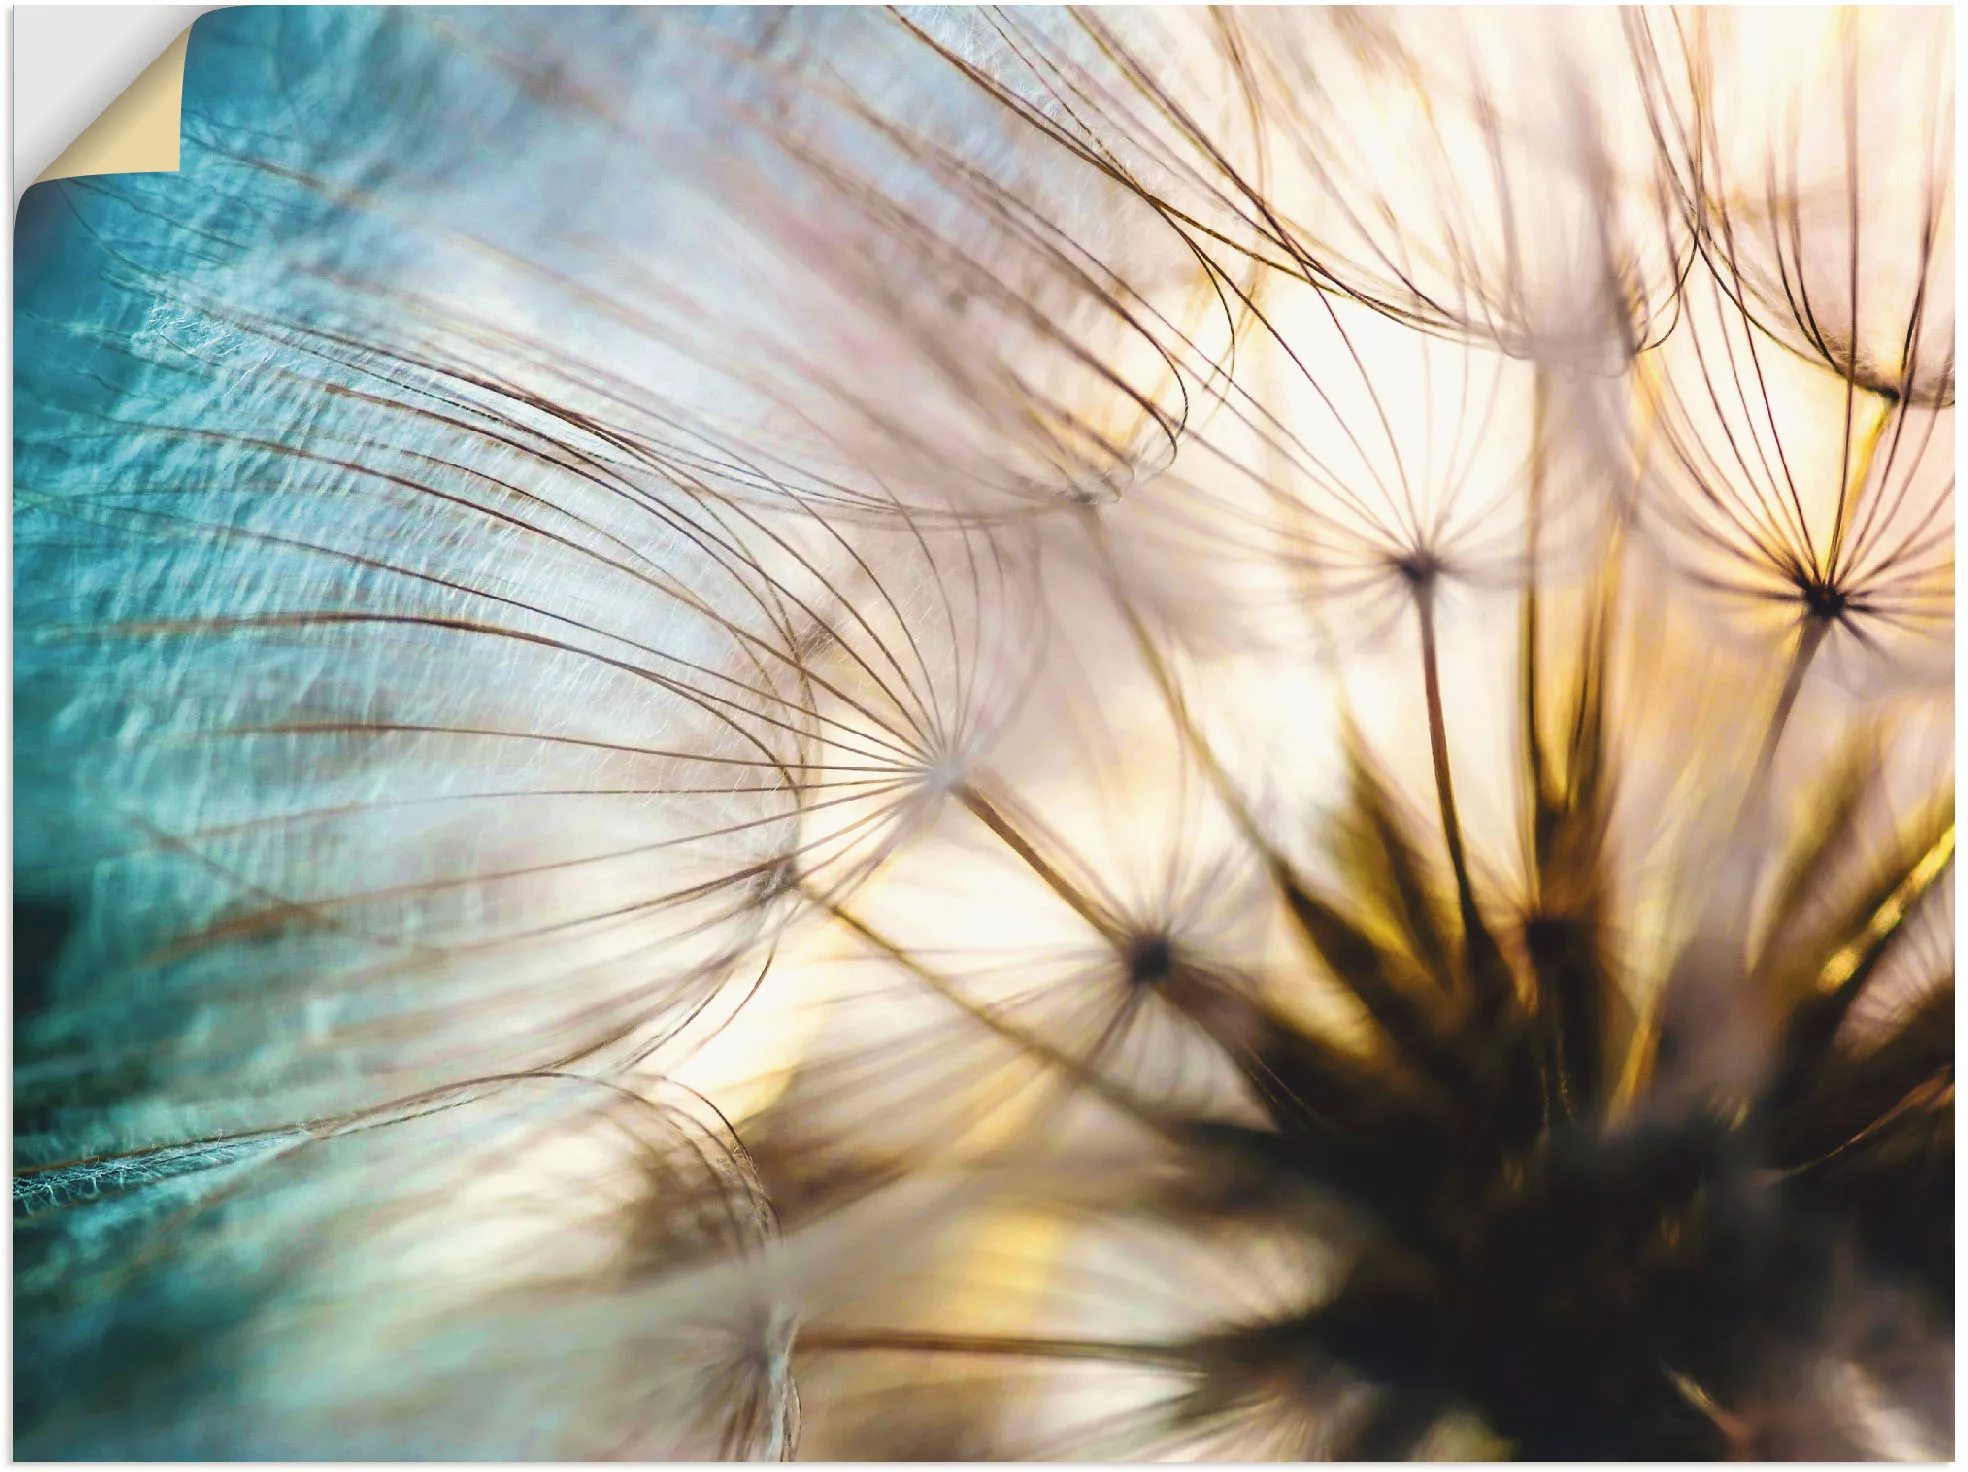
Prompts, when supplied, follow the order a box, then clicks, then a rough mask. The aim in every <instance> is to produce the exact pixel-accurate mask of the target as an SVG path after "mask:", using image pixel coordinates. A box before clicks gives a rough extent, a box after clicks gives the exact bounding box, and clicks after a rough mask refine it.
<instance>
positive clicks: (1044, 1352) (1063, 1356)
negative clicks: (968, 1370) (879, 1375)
mask: <svg viewBox="0 0 1968 1472" xmlns="http://www.w3.org/2000/svg"><path fill="white" fill-rule="evenodd" d="M795 1349H796V1350H821V1351H826V1352H831V1353H839V1352H842V1351H850V1350H891V1351H901V1352H903V1353H910V1354H925V1353H927V1354H978V1355H1002V1356H1011V1357H1014V1358H1029V1359H1054V1360H1106V1361H1109V1362H1118V1363H1122V1364H1134V1365H1160V1366H1164V1367H1166V1368H1169V1369H1190V1368H1193V1367H1194V1361H1193V1359H1192V1358H1191V1356H1190V1355H1188V1354H1186V1353H1185V1352H1184V1351H1183V1350H1181V1349H1179V1348H1176V1347H1174V1346H1171V1345H1165V1344H1127V1343H1119V1342H1109V1341H1103V1340H1098V1339H1038V1338H1025V1337H1022V1336H1018V1335H1010V1334H929V1333H920V1332H916V1331H912V1330H907V1329H870V1330H861V1329H808V1330H805V1331H803V1332H802V1333H801V1334H800V1337H799V1341H798V1343H797V1345H796V1346H795Z"/></svg>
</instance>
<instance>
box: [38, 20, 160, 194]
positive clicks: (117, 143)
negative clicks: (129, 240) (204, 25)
mask: <svg viewBox="0 0 1968 1472" xmlns="http://www.w3.org/2000/svg"><path fill="white" fill-rule="evenodd" d="M190 43H191V28H190V27H189V26H187V27H186V28H185V29H184V30H183V31H182V32H181V33H180V34H179V36H178V39H177V40H175V41H173V42H172V43H171V44H170V45H169V46H168V47H166V48H165V50H164V54H163V55H161V56H159V57H158V58H157V60H155V61H153V62H152V63H151V64H150V65H149V66H147V67H145V68H144V71H143V75H142V76H140V77H138V78H137V79H136V81H134V82H132V83H131V84H130V85H129V86H128V87H126V88H125V89H124V90H123V92H122V93H121V95H119V96H118V97H117V99H116V100H115V101H114V102H112V103H110V105H109V106H108V107H106V108H104V109H103V111H102V115H101V116H100V117H98V118H97V119H96V120H95V121H94V122H93V123H91V124H89V126H88V127H87V128H85V129H83V131H82V136H81V137H79V138H77V139H76V140H75V141H74V142H73V143H71V144H69V145H68V147H67V148H66V149H64V150H63V151H62V154H61V157H59V158H57V159H56V160H55V161H54V162H53V163H51V164H49V165H48V167H47V168H46V169H44V170H43V171H42V173H41V176H40V177H39V178H38V179H36V180H35V181H34V182H35V183H36V184H42V183H46V182H47V181H48V180H50V179H71V178H75V177H76V176H78V175H82V174H175V173H176V172H177V171H178V132H179V124H180V120H181V118H182V116H183V112H184V71H185V52H186V50H187V49H188V48H189V46H190Z"/></svg>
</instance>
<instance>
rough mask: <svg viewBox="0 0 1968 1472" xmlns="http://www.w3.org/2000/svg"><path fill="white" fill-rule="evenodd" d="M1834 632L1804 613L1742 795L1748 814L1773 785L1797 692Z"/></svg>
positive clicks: (1818, 618)
mask: <svg viewBox="0 0 1968 1472" xmlns="http://www.w3.org/2000/svg"><path fill="white" fill-rule="evenodd" d="M1830 632H1831V620H1830V619H1829V618H1825V617H1821V616H1820V615H1818V614H1807V615H1805V618H1804V622H1803V623H1802V624H1801V625H1799V627H1798V630H1797V648H1796V649H1795V650H1793V651H1792V653H1791V656H1790V669H1789V671H1788V672H1787V673H1786V674H1785V675H1784V683H1783V689H1782V690H1781V691H1779V692H1778V694H1777V706H1776V709H1775V710H1773V711H1771V712H1770V725H1769V729H1768V730H1767V731H1765V732H1764V733H1763V749H1762V751H1761V752H1760V753H1758V755H1757V758H1756V768H1755V770H1754V771H1753V772H1752V773H1751V775H1750V779H1749V790H1748V791H1747V792H1746V793H1744V795H1743V805H1742V811H1743V813H1744V815H1745V816H1747V815H1748V814H1750V813H1751V812H1752V811H1754V810H1755V809H1757V808H1760V807H1761V806H1762V801H1763V796H1764V793H1765V792H1766V791H1767V789H1768V787H1769V784H1770V769H1771V767H1772V766H1773V765H1774V764H1775V762H1776V757H1777V744H1778V743H1779V742H1780V741H1782V740H1783V734H1784V729H1785V727H1786V726H1788V725H1789V723H1790V712H1791V708H1792V707H1793V706H1795V705H1796V704H1797V695H1798V692H1799V691H1800V690H1802V689H1803V688H1804V676H1805V675H1806V674H1808V673H1809V672H1810V669H1811V661H1812V660H1813V659H1815V658H1816V657H1817V653H1818V650H1819V649H1820V648H1821V647H1822V646H1823V644H1824V641H1825V636H1826V635H1827V634H1829V633H1830Z"/></svg>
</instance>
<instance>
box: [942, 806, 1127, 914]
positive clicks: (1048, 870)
mask: <svg viewBox="0 0 1968 1472" xmlns="http://www.w3.org/2000/svg"><path fill="white" fill-rule="evenodd" d="M955 793H956V798H957V800H958V801H959V802H961V803H962V804H963V805H964V807H965V808H966V809H967V810H968V811H969V812H970V814H971V816H973V817H975V818H976V819H977V820H978V821H979V822H981V823H982V824H983V825H984V826H985V827H986V828H989V829H990V830H991V832H993V833H994V834H996V835H997V836H998V838H999V839H1000V840H1002V841H1003V843H1004V845H1005V847H1007V848H1009V849H1010V850H1011V851H1012V852H1013V853H1015V854H1017V855H1018V857H1019V858H1020V859H1022V860H1024V862H1025V865H1026V867H1027V868H1029V869H1030V870H1031V871H1032V872H1033V873H1034V874H1036V875H1038V877H1039V878H1040V879H1042V880H1044V881H1045V884H1046V887H1047V888H1048V889H1050V890H1051V891H1052V892H1053V893H1054V894H1056V895H1058V896H1059V897H1060V898H1061V899H1062V900H1064V901H1065V902H1066V903H1067V904H1068V905H1070V906H1071V907H1072V909H1073V912H1074V913H1075V914H1077V915H1078V916H1079V917H1080V918H1081V919H1082V920H1084V921H1086V923H1087V924H1089V925H1091V926H1092V927H1093V928H1094V930H1095V931H1097V932H1098V933H1099V934H1100V935H1101V936H1102V937H1103V938H1105V939H1108V940H1112V939H1114V936H1115V929H1114V924H1113V922H1112V920H1110V919H1109V918H1108V916H1107V915H1106V914H1105V913H1104V912H1103V911H1102V910H1101V908H1100V906H1099V905H1097V904H1095V903H1094V901H1093V900H1092V899H1091V898H1089V897H1088V896H1087V895H1086V893H1085V892H1083V891H1082V890H1081V889H1080V888H1079V886H1078V885H1076V884H1074V883H1073V882H1072V881H1071V880H1070V879H1068V878H1067V877H1066V876H1065V875H1064V874H1062V873H1061V872H1060V871H1059V870H1058V868H1057V867H1055V866H1054V865H1053V864H1052V862H1051V861H1050V860H1048V859H1047V858H1046V857H1045V855H1044V854H1042V853H1040V852H1039V851H1038V849H1036V848H1034V847H1033V846H1032V842H1031V840H1030V839H1028V838H1027V837H1026V836H1025V835H1024V833H1022V832H1021V831H1020V830H1019V829H1018V827H1017V826H1016V825H1015V824H1013V823H1012V821H1011V820H1010V819H1009V818H1008V817H1006V816H1005V813H1004V810H1003V809H1002V808H1000V807H999V806H998V805H997V804H996V803H994V802H992V801H991V800H990V799H989V798H988V797H986V796H985V795H984V794H983V793H981V792H979V791H978V790H977V789H976V788H975V787H973V786H971V785H970V784H969V783H967V782H966V783H964V784H962V785H961V786H959V787H957V788H956V789H955Z"/></svg>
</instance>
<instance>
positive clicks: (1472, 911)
mask: <svg viewBox="0 0 1968 1472" xmlns="http://www.w3.org/2000/svg"><path fill="white" fill-rule="evenodd" d="M1415 612H1416V613H1417V614H1418V615H1419V616H1420V618H1421V678H1422V685H1423V688H1424V691H1425V693H1426V695H1427V698H1428V747H1429V752H1430V754H1431V755H1432V756H1433V758H1434V762H1435V796H1436V798H1437V799H1438V800H1439V801H1440V803H1441V808H1442V836H1443V838H1444V839H1445V840H1446V841H1447V843H1448V849H1449V867H1450V869H1452V870H1453V871H1454V873H1455V882H1456V902H1457V905H1458V907H1459V908H1460V909H1461V912H1462V932H1463V936H1464V942H1465V944H1467V943H1468V940H1469V938H1470V937H1473V936H1475V935H1476V934H1477V933H1478V932H1479V931H1480V930H1481V928H1482V916H1481V913H1480V912H1479V911H1478V910H1477V908H1476V891H1475V888H1474V886H1472V885H1471V883H1470V881H1469V856H1468V854H1467V852H1466V851H1465V850H1464V848H1463V843H1462V823H1461V820H1460V819H1458V818H1457V816H1456V800H1455V781H1454V779H1453V778H1452V777H1451V776H1450V775H1449V728H1448V723H1447V721H1446V720H1444V718H1443V715H1442V673H1441V667H1440V660H1439V659H1438V657H1437V653H1436V648H1435V587H1434V583H1433V580H1432V579H1430V578H1422V579H1420V580H1418V581H1417V582H1416V583H1415Z"/></svg>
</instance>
